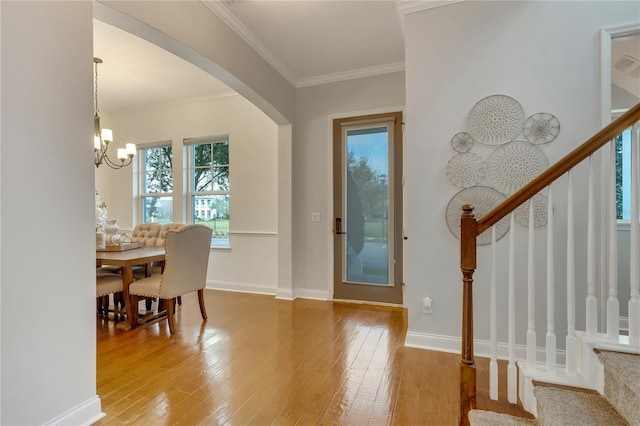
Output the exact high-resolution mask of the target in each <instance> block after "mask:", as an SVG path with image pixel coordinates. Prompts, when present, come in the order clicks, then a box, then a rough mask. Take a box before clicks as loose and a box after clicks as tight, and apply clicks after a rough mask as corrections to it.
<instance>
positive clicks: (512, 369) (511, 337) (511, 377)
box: [507, 213, 518, 404]
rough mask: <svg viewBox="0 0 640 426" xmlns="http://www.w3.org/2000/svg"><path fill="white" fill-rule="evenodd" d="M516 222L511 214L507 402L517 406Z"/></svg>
mask: <svg viewBox="0 0 640 426" xmlns="http://www.w3.org/2000/svg"><path fill="white" fill-rule="evenodd" d="M515 235H516V220H515V213H511V225H510V230H509V295H508V296H509V301H508V305H509V306H508V310H509V320H508V323H509V324H508V327H509V330H508V336H507V344H508V356H509V366H508V367H507V400H508V401H509V402H510V403H512V404H516V403H517V402H518V395H517V393H518V370H517V368H516V259H515V258H516V248H515V247H516V238H515Z"/></svg>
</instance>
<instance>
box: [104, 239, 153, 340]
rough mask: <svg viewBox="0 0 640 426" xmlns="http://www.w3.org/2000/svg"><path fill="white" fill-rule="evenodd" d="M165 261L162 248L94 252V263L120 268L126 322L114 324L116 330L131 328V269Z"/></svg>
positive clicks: (148, 247)
mask: <svg viewBox="0 0 640 426" xmlns="http://www.w3.org/2000/svg"><path fill="white" fill-rule="evenodd" d="M164 259H165V249H164V247H154V246H142V247H137V248H134V249H131V250H124V251H99V250H96V262H97V264H99V265H101V266H105V265H107V266H119V267H120V268H122V293H123V298H124V301H125V311H126V316H127V318H126V321H123V322H119V323H117V324H116V328H118V329H124V330H130V329H131V328H132V327H133V324H131V319H132V318H133V315H132V313H133V309H134V308H135V309H137V307H134V306H131V303H129V285H130V284H131V283H132V282H133V267H134V266H139V265H150V264H151V263H152V262H161V261H164Z"/></svg>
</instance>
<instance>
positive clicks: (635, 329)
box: [629, 123, 640, 343]
mask: <svg viewBox="0 0 640 426" xmlns="http://www.w3.org/2000/svg"><path fill="white" fill-rule="evenodd" d="M639 168H640V126H639V125H638V123H636V124H634V125H633V128H632V130H631V217H630V218H629V219H630V222H631V230H630V233H631V235H630V242H631V247H630V251H629V259H630V262H629V263H630V268H631V270H630V277H631V283H630V287H631V298H630V299H629V340H630V341H631V342H633V343H640V270H639V268H640V265H639V263H640V235H638V216H639V215H640V170H639Z"/></svg>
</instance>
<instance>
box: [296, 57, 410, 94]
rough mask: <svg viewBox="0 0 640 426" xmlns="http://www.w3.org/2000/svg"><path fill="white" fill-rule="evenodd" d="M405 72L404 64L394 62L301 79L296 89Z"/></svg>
mask: <svg viewBox="0 0 640 426" xmlns="http://www.w3.org/2000/svg"><path fill="white" fill-rule="evenodd" d="M399 71H404V62H394V63H392V64H385V65H376V66H373V67H367V68H359V69H356V70H349V71H342V72H336V73H333V74H325V75H319V76H317V77H308V78H301V79H300V80H298V84H297V85H296V88H299V87H308V86H317V85H319V84H327V83H336V82H338V81H345V80H353V79H356V78H362V77H371V76H374V75H381V74H390V73H392V72H399Z"/></svg>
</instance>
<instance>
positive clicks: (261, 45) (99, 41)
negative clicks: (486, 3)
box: [94, 0, 640, 112]
mask: <svg viewBox="0 0 640 426" xmlns="http://www.w3.org/2000/svg"><path fill="white" fill-rule="evenodd" d="M201 1H202V3H203V4H204V5H205V6H206V7H208V8H209V9H210V10H211V12H212V13H215V14H216V15H217V16H218V17H219V18H220V19H222V20H223V21H224V22H225V23H226V24H227V25H228V26H229V27H230V28H231V29H232V30H233V31H235V32H236V33H237V34H238V35H239V36H240V37H241V38H242V39H244V40H245V41H246V42H247V43H248V44H249V45H250V46H251V47H253V48H254V50H256V51H257V52H258V53H259V54H260V55H262V57H263V58H265V60H267V61H268V62H269V63H270V64H271V65H272V66H273V67H274V68H275V69H276V70H277V71H278V72H280V74H282V76H283V77H284V78H286V79H287V80H288V81H289V82H290V83H291V84H292V85H293V86H295V87H304V86H308V85H312V84H319V83H325V82H331V81H339V80H344V79H348V78H354V77H358V76H364V75H373V74H379V73H384V72H392V71H399V70H403V69H404V37H403V31H402V25H401V20H400V18H399V16H400V15H399V13H398V7H401V6H402V2H401V1H398V2H396V1H393V0H361V1H350V0H283V1H271V0H232V1H217V0H201ZM455 1H457V0H452V1H449V2H440V3H441V4H445V3H453V2H455ZM435 3H438V2H435ZM625 55H628V56H631V57H632V58H636V59H637V58H640V36H636V37H631V38H628V39H624V40H619V42H615V43H612V55H611V56H612V65H613V68H612V80H613V83H614V84H615V85H617V86H618V87H619V88H621V89H622V90H624V92H626V93H630V94H632V95H634V96H635V97H636V98H640V78H638V76H636V75H635V74H638V73H640V69H639V70H638V71H637V72H636V73H634V74H633V75H629V74H627V75H625V74H624V73H623V72H622V69H623V66H622V65H620V66H618V68H616V64H617V63H618V61H619V60H620V59H621V58H624V57H625ZM94 56H97V57H99V58H101V59H102V60H103V61H104V62H103V63H102V64H100V65H99V67H98V81H99V86H98V90H99V92H98V96H99V107H100V111H102V112H109V111H116V110H124V109H130V108H136V107H141V106H144V105H149V104H155V103H160V102H168V101H176V100H179V99H184V98H194V97H203V96H213V95H219V94H227V93H231V92H233V91H232V90H231V89H230V88H229V87H228V86H226V85H224V84H223V83H221V82H220V81H218V80H216V79H215V78H214V77H212V76H211V75H209V74H207V73H206V72H204V71H202V70H201V69H199V68H197V67H196V66H194V65H192V64H190V63H188V62H186V61H184V60H183V59H181V58H178V57H177V56H174V55H172V54H170V53H168V52H167V51H165V50H164V49H162V48H160V47H158V46H156V45H153V44H151V43H149V42H147V41H145V40H143V39H141V38H138V37H137V36H134V35H132V34H130V33H127V32H125V31H122V30H120V29H118V28H115V27H113V26H111V25H108V24H105V23H103V22H101V21H98V20H95V19H94ZM639 61H640V60H639ZM623 64H624V65H628V62H624V63H623ZM639 64H640V62H639ZM626 68H627V70H628V69H629V67H626ZM632 71H633V70H632Z"/></svg>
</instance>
